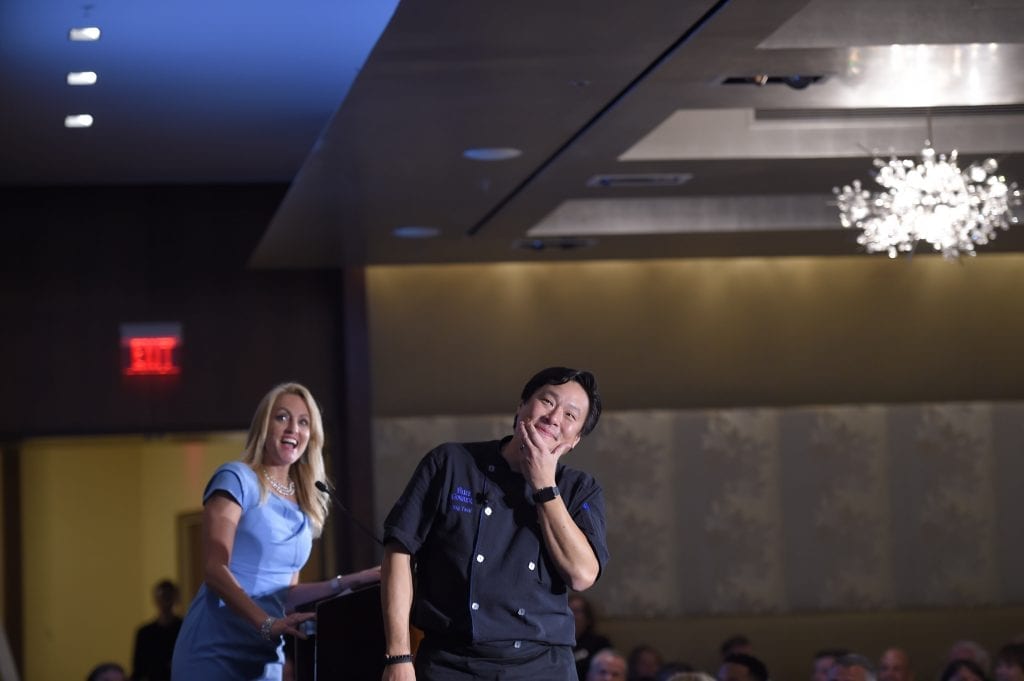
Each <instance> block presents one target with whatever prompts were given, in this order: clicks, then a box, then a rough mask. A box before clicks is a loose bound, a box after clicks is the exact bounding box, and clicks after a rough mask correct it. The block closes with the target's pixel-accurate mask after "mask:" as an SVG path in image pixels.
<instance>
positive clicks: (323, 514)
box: [242, 383, 328, 537]
mask: <svg viewBox="0 0 1024 681" xmlns="http://www.w3.org/2000/svg"><path fill="white" fill-rule="evenodd" d="M283 394H292V395H298V396H299V397H301V398H302V399H303V401H304V402H305V403H306V408H307V409H308V410H309V444H307V445H306V451H305V452H303V454H302V456H301V457H300V458H299V460H298V461H296V462H295V463H294V464H292V466H291V467H290V468H289V469H288V477H290V478H291V479H292V480H293V481H294V482H295V499H296V501H298V503H299V508H301V509H302V511H303V512H304V513H305V514H306V515H307V516H308V517H309V522H310V524H311V525H312V526H313V536H314V537H319V536H320V533H321V532H322V531H323V529H324V521H326V520H327V512H328V504H327V499H326V496H325V495H324V494H323V493H322V492H321V491H320V490H318V489H317V488H316V482H317V481H318V480H323V481H324V482H325V483H326V482H327V481H326V480H325V478H324V454H323V449H324V423H323V419H322V418H321V417H320V407H319V406H317V403H316V400H314V399H313V394H312V393H311V392H309V389H308V388H306V386H304V385H301V384H299V383H282V384H281V385H278V386H275V387H274V388H273V389H272V390H271V391H270V392H268V393H267V394H266V395H264V396H263V399H262V400H260V403H259V406H257V407H256V413H255V414H254V415H253V417H252V425H250V426H249V437H248V438H247V439H246V441H245V453H244V454H243V455H242V461H243V462H245V463H246V464H248V465H249V467H250V468H252V469H253V470H254V471H256V472H257V473H259V470H258V469H259V467H260V466H261V465H262V464H263V447H264V445H265V444H266V442H267V429H268V428H269V427H270V412H271V410H273V408H274V402H275V401H277V398H278V397H280V396H281V395H283ZM256 478H257V479H258V480H259V481H260V489H261V491H260V503H262V502H264V501H265V500H266V498H267V494H269V493H270V488H269V485H268V484H267V481H266V480H265V479H264V477H263V476H262V475H257V476H256Z"/></svg>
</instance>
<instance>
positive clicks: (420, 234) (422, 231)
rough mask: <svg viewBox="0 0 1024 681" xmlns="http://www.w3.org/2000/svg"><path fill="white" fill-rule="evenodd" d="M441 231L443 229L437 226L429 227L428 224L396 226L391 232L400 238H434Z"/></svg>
mask: <svg viewBox="0 0 1024 681" xmlns="http://www.w3.org/2000/svg"><path fill="white" fill-rule="evenodd" d="M440 233H441V230H440V229H438V228H437V227H428V226H426V225H406V226H405V227H395V228H394V229H393V230H391V234H393V235H394V236H396V237H398V238H399V239H433V238H434V237H435V236H437V235H438V234H440Z"/></svg>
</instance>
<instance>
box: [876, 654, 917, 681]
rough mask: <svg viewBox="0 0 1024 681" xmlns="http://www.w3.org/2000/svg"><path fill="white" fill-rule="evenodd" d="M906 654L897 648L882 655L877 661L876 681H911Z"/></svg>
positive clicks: (911, 676)
mask: <svg viewBox="0 0 1024 681" xmlns="http://www.w3.org/2000/svg"><path fill="white" fill-rule="evenodd" d="M912 679H913V675H912V674H911V673H910V661H909V660H908V658H907V654H906V653H905V652H903V651H902V650H899V649H897V648H890V649H889V650H887V651H885V652H884V653H882V659H880V660H879V661H878V681H912Z"/></svg>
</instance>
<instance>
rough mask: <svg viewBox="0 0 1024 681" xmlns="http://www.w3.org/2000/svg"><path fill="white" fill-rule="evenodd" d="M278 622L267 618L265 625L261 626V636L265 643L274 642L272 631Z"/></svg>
mask: <svg viewBox="0 0 1024 681" xmlns="http://www.w3.org/2000/svg"><path fill="white" fill-rule="evenodd" d="M276 621H277V620H276V619H274V618H273V617H267V619H265V620H263V624H261V625H260V636H262V637H263V640H264V641H273V640H274V634H273V633H271V630H272V629H273V628H274V622H276Z"/></svg>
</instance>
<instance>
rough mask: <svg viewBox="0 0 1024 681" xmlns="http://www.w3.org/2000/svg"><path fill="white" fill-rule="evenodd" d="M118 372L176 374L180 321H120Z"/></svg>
mask: <svg viewBox="0 0 1024 681" xmlns="http://www.w3.org/2000/svg"><path fill="white" fill-rule="evenodd" d="M121 373H122V374H124V375H125V376H175V375H177V374H180V373H181V324H179V323H177V322H158V323H140V324H122V325H121Z"/></svg>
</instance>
